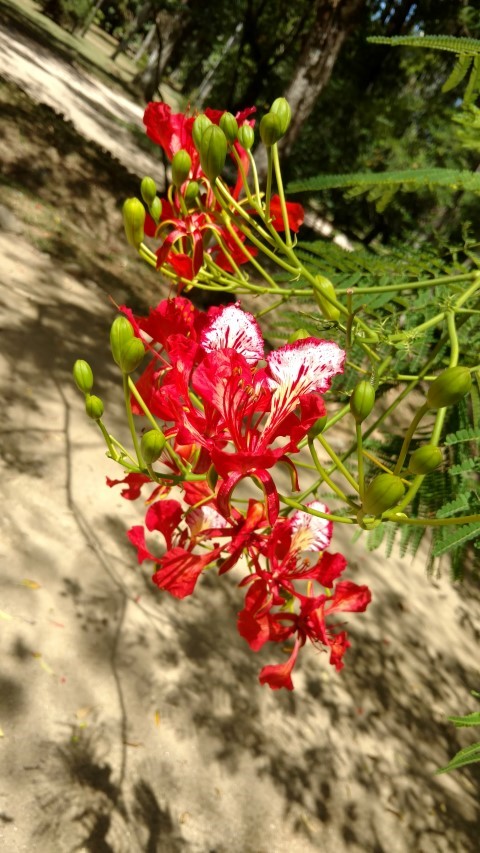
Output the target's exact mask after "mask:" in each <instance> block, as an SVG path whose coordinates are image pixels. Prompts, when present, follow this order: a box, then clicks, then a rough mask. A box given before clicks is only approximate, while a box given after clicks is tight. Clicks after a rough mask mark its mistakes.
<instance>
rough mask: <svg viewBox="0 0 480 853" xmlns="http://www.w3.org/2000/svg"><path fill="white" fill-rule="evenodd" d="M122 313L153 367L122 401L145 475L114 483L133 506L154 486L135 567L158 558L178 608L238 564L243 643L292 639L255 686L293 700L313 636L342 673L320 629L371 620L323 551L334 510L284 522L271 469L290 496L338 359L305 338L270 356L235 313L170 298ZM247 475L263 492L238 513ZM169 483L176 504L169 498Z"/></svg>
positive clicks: (337, 634) (338, 637)
mask: <svg viewBox="0 0 480 853" xmlns="http://www.w3.org/2000/svg"><path fill="white" fill-rule="evenodd" d="M122 312H123V321H124V322H126V321H125V317H126V318H127V319H128V321H129V323H130V324H131V330H133V334H134V336H135V337H134V340H136V341H137V343H138V342H139V341H141V344H140V346H141V348H142V350H143V349H144V350H147V351H148V353H149V359H150V360H149V363H148V365H147V367H146V368H145V369H144V371H143V373H142V374H141V376H140V377H139V379H138V381H137V382H136V384H133V382H131V385H130V390H131V392H132V396H131V400H130V403H129V404H130V406H131V410H132V411H133V413H134V414H136V415H139V416H143V417H147V418H148V420H149V423H150V425H153V427H154V429H151V430H149V431H148V432H147V433H146V434H145V435H144V437H143V439H142V449H143V452H144V454H145V459H142V458H140V460H139V467H138V468H137V469H136V470H134V469H133V466H130V469H131V470H130V473H129V474H127V476H126V477H125V478H124V480H120V481H118V480H115V481H112V480H109V481H108V482H109V485H111V486H112V485H117V484H118V483H120V484H121V485H122V486H123V491H122V493H123V494H124V496H125V497H126V498H128V499H134V498H137V497H138V496H139V495H140V493H141V491H142V489H143V487H144V486H145V485H146V484H148V483H151V482H152V481H153V482H154V484H155V485H154V492H153V494H151V495H149V498H148V504H149V505H148V509H147V512H146V517H145V526H143V525H136V526H134V527H133V528H132V529H131V530H130V531H129V538H130V541H131V542H132V543H133V544H134V545H135V547H136V548H137V553H138V560H139V562H143V561H144V560H152V561H154V563H155V564H156V570H155V573H154V575H153V581H154V583H155V584H156V585H157V586H158V587H160V588H161V589H163V590H167V591H168V592H170V593H171V594H172V595H174V596H176V597H177V598H184V597H185V596H187V595H190V594H191V593H192V592H193V590H194V588H195V585H196V583H197V581H198V578H199V577H200V575H201V574H202V572H203V571H205V570H207V569H209V568H213V567H216V568H217V569H218V572H219V574H223V573H225V572H227V571H229V570H230V569H232V568H233V567H234V566H235V565H240V566H245V565H246V567H247V568H246V572H247V573H246V576H245V577H244V578H243V580H242V581H241V583H240V587H241V588H242V589H244V590H245V601H244V606H243V609H242V610H241V612H240V614H239V618H238V630H239V632H240V634H241V635H242V636H243V637H244V638H245V639H246V641H247V642H248V643H249V645H250V647H251V648H252V649H253V650H255V651H256V650H258V649H260V648H261V647H262V646H263V645H264V644H265V643H267V642H280V643H284V642H286V641H292V642H293V647H292V651H291V655H290V657H289V659H288V661H287V663H284V664H275V665H272V666H266V667H264V668H263V669H262V671H261V673H260V681H261V682H262V683H267V684H269V685H270V687H272V688H274V689H276V688H280V687H287V688H288V689H293V683H292V679H291V672H292V669H293V666H294V664H295V661H296V658H297V655H298V651H299V649H300V647H301V646H302V645H304V644H305V642H306V640H307V639H309V640H311V641H312V642H314V643H315V644H318V645H320V646H321V647H322V648H324V649H327V650H329V652H330V661H331V663H332V664H333V665H334V666H335V667H336V668H337V669H340V668H341V667H342V666H343V663H342V658H343V654H344V652H345V651H346V649H347V648H348V645H349V644H348V641H347V634H346V632H345V631H344V630H340V631H338V630H336V628H337V627H338V626H336V625H334V624H331V623H329V622H328V619H329V617H332V616H334V614H336V613H339V612H343V611H363V610H365V608H366V607H367V605H368V603H369V601H370V593H369V590H368V588H367V587H365V586H357V585H356V584H354V583H351V582H348V581H339V580H338V579H339V578H340V576H341V574H342V573H343V571H344V569H345V565H346V562H345V560H344V558H343V557H342V556H341V555H340V554H331V553H329V552H328V550H327V549H328V546H329V544H330V540H331V535H332V523H331V521H330V520H329V519H328V515H329V510H328V507H326V506H325V505H324V504H323V503H320V502H318V501H314V502H313V503H312V504H310V505H309V507H308V512H305V511H296V512H294V513H293V514H292V515H291V516H290V517H285V515H284V514H282V513H281V512H280V498H279V493H278V489H277V486H276V484H275V480H274V478H273V476H272V469H273V468H274V467H275V466H276V465H277V464H278V463H283V464H286V465H287V466H288V469H289V470H290V472H291V475H292V482H293V487H294V489H298V478H297V471H296V468H295V464H294V461H292V459H291V458H290V457H291V456H292V455H294V454H296V453H297V452H298V450H299V442H300V441H301V440H302V439H303V438H304V437H305V436H306V434H307V433H308V431H309V430H310V428H311V427H312V425H313V424H314V423H315V421H317V420H318V418H320V417H322V416H323V415H324V414H325V405H324V401H323V397H322V395H323V394H324V393H325V392H326V391H328V389H329V387H330V384H331V381H332V378H333V377H334V376H335V375H336V374H338V373H340V372H342V370H343V362H344V358H345V354H344V352H343V350H341V349H340V348H339V347H338V346H337V344H335V343H333V342H331V341H324V340H319V339H317V338H313V337H307V338H303V339H301V340H298V341H296V342H295V343H290V344H286V345H285V346H283V347H280V348H279V349H276V350H273V351H272V352H269V353H268V354H265V346H264V341H263V338H262V334H261V331H260V328H259V326H258V323H257V321H256V320H255V318H254V317H253V316H252V315H251V314H249V313H247V312H245V311H243V310H242V309H241V308H240V306H239V305H238V304H235V305H227V306H223V307H219V308H218V307H216V308H210V309H209V310H208V311H207V312H203V311H200V310H198V309H196V308H195V307H194V306H193V305H192V303H191V302H189V301H188V300H187V299H185V298H184V297H182V296H177V297H175V298H172V299H167V300H164V301H162V302H160V304H159V305H157V307H156V308H154V309H151V310H150V312H149V314H148V316H146V317H140V316H137V315H134V314H133V313H132V312H131V311H130V310H129V309H128V308H125V307H124V308H122ZM129 344H131V341H129ZM130 350H131V347H130ZM130 381H131V380H130ZM152 435H153V439H156V441H154V442H153V443H154V444H155V446H156V447H157V448H158V451H157V452H156V453H155V454H153V455H152V454H151V453H150V452H149V448H150V447H151V446H153V445H152V442H151V441H149V439H150V438H151V437H152ZM119 461H122V462H124V460H123V459H121V460H119ZM127 467H128V466H127ZM245 478H250V479H252V480H253V481H254V482H255V483H256V484H257V485H259V486H260V487H261V489H262V490H263V498H262V499H258V500H254V499H250V500H249V501H248V505H247V507H246V509H243V511H242V510H241V509H240V508H239V507H242V502H241V501H236V499H235V494H234V492H235V489H236V487H237V486H238V484H239V483H240V482H241V481H242V480H244V479H245ZM173 486H176V487H177V492H176V495H177V494H178V489H180V490H181V492H182V495H181V499H180V500H179V499H178V498H177V496H175V497H172V496H171V490H172V487H173ZM282 512H284V511H282ZM146 531H147V533H148V537H149V543H147V541H146ZM158 534H160V536H161V544H162V546H163V553H161V552H160V550H158V551H157V549H158V548H159V543H157V545H156V546H155V545H154V544H153V542H152V544H150V540H151V539H152V540H154V539H155V537H158ZM307 555H310V557H309V556H307ZM311 555H315V560H314V561H313V562H311Z"/></svg>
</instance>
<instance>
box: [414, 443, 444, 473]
mask: <svg viewBox="0 0 480 853" xmlns="http://www.w3.org/2000/svg"><path fill="white" fill-rule="evenodd" d="M442 460H443V454H442V451H441V450H440V448H439V447H435V446H434V445H433V444H424V445H423V447H417V449H416V450H414V451H413V453H412V455H411V456H410V459H409V462H408V470H409V471H410V473H411V474H430V472H431V471H435V468H438V466H439V465H441V464H442Z"/></svg>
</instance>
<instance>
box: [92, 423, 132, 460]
mask: <svg viewBox="0 0 480 853" xmlns="http://www.w3.org/2000/svg"><path fill="white" fill-rule="evenodd" d="M97 424H98V426H99V427H100V431H101V433H102V435H103V437H104V439H105V443H106V445H107V447H108V452H109V453H110V456H111V457H112V459H113V461H114V462H118V453H117V451H116V450H115V448H114V446H113V443H112V439H111V436H110V435H109V434H108V432H107V430H106V428H105V424H104V423H103V422H102V421H97ZM132 462H133V459H132Z"/></svg>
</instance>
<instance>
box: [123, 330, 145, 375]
mask: <svg viewBox="0 0 480 853" xmlns="http://www.w3.org/2000/svg"><path fill="white" fill-rule="evenodd" d="M144 355H145V347H144V346H143V343H142V342H141V340H140V338H130V340H129V341H127V343H126V344H124V345H123V347H122V349H121V351H120V362H119V367H120V370H121V371H122V373H133V371H134V370H136V369H137V367H138V365H139V364H140V362H141V361H142V359H143V356H144Z"/></svg>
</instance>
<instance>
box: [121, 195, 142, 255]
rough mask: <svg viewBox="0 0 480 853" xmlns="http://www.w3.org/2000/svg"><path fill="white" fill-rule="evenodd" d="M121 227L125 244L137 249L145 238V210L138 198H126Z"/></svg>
mask: <svg viewBox="0 0 480 853" xmlns="http://www.w3.org/2000/svg"><path fill="white" fill-rule="evenodd" d="M122 213H123V225H124V228H125V235H126V238H127V242H128V243H130V245H131V246H133V247H134V248H135V249H138V247H139V246H140V243H141V242H142V241H143V238H144V236H145V232H144V225H145V215H146V214H145V208H144V206H143V204H142V202H141V201H140V199H138V198H127V200H126V201H125V202H124V204H123V209H122Z"/></svg>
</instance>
